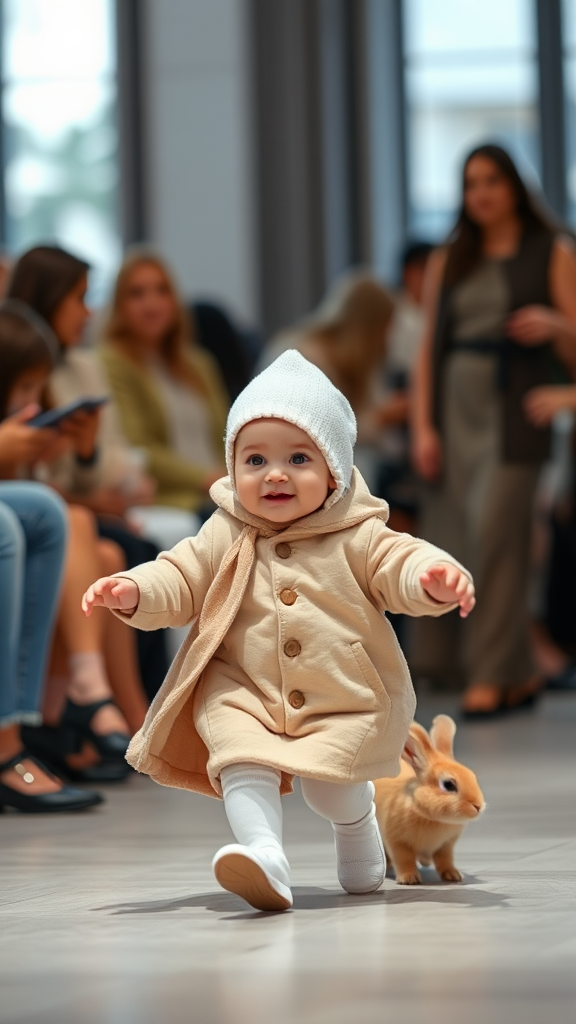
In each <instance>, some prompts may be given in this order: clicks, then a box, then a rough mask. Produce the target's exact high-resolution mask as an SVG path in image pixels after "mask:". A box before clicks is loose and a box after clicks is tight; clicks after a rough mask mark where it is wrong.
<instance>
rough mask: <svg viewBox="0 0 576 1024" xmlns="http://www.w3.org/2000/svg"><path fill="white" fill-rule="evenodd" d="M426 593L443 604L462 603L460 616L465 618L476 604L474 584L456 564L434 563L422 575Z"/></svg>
mask: <svg viewBox="0 0 576 1024" xmlns="http://www.w3.org/2000/svg"><path fill="white" fill-rule="evenodd" d="M420 583H421V584H422V586H423V587H424V590H425V591H426V593H427V594H428V595H429V596H430V597H432V598H433V599H434V600H435V601H440V602H441V603H442V604H454V603H455V602H456V601H457V602H458V604H459V605H460V617H461V618H463V619H465V618H466V617H467V616H468V615H469V614H470V612H471V611H472V609H473V607H474V605H475V604H476V598H475V597H474V584H473V583H472V581H471V580H470V579H469V578H468V576H466V575H465V574H464V573H463V572H461V571H460V569H458V568H457V567H456V566H455V565H433V566H431V567H430V569H428V570H427V571H426V572H423V573H422V575H421V576H420Z"/></svg>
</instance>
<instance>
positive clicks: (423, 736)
mask: <svg viewBox="0 0 576 1024" xmlns="http://www.w3.org/2000/svg"><path fill="white" fill-rule="evenodd" d="M433 752H434V748H433V747H432V744H431V742H430V737H429V735H428V733H427V732H426V729H423V728H422V726H421V725H418V722H413V723H412V725H411V726H410V732H409V733H408V738H407V740H406V743H405V744H404V750H403V752H402V760H403V761H407V762H408V764H409V765H411V767H412V768H413V769H414V771H415V772H416V774H420V773H421V772H424V771H426V769H427V767H428V764H429V761H430V755H431V754H433Z"/></svg>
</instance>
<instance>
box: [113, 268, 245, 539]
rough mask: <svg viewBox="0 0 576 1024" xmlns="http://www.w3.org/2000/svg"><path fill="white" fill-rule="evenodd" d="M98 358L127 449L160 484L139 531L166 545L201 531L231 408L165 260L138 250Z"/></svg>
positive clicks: (122, 279)
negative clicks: (140, 458) (135, 452)
mask: <svg viewBox="0 0 576 1024" xmlns="http://www.w3.org/2000/svg"><path fill="white" fill-rule="evenodd" d="M102 341H103V345H102V347H101V358H102V360H103V363H104V366H105V368H106V371H107V374H108V379H109V382H110V387H111V390H112V392H113V394H114V397H115V400H116V404H117V408H118V410H119V413H120V418H121V421H122V426H123V430H124V433H125V435H126V437H127V438H128V440H129V442H130V443H131V444H132V445H134V446H135V447H137V448H140V449H141V450H142V452H143V454H144V457H145V461H146V469H147V472H148V473H149V474H150V475H151V476H152V477H153V479H154V480H155V481H156V485H157V492H156V497H155V502H156V506H161V507H162V508H161V509H158V508H157V507H156V508H152V509H144V510H139V513H138V514H139V516H140V517H141V520H142V522H141V525H142V527H143V528H144V529H145V531H146V533H147V534H148V535H149V536H152V537H153V538H154V539H157V540H158V541H159V542H160V543H161V544H162V546H165V547H166V546H172V544H174V543H176V542H177V541H178V540H180V539H181V538H182V537H184V536H188V535H190V534H192V533H195V532H196V529H197V528H198V522H199V519H198V518H197V514H198V513H200V516H201V515H202V513H203V511H204V510H206V508H207V507H208V503H209V495H208V492H209V489H210V487H211V485H212V483H213V482H214V481H215V480H217V479H218V478H219V477H220V476H222V475H223V474H224V473H225V469H224V451H223V445H222V438H223V436H224V428H225V423H226V413H227V402H226V398H225V390H224V386H223V384H222V381H221V379H220V374H219V371H218V369H217V367H216V365H215V363H214V362H213V360H212V358H211V357H210V356H209V355H208V353H206V352H204V351H202V350H201V349H200V348H199V347H198V346H197V345H195V344H194V335H193V327H192V324H191V322H190V319H189V316H188V313H187V311H186V310H185V309H184V306H183V304H182V302H181V300H180V298H179V296H178V292H177V290H176V286H175V283H174V280H173V278H172V276H171V274H170V272H169V270H168V268H167V267H166V265H165V263H164V262H163V261H162V260H161V259H160V257H159V256H157V255H156V254H155V253H153V252H150V251H148V250H142V249H139V250H134V251H133V252H131V253H130V254H129V255H128V256H127V257H126V259H125V261H124V263H123V265H122V267H121V268H120V272H119V274H118V277H117V280H116V285H115V288H114V293H113V296H112V302H111V305H110V309H109V312H108V316H107V318H106V321H105V323H104V327H103V332H102Z"/></svg>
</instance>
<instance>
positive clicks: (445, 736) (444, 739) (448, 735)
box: [430, 715, 456, 757]
mask: <svg viewBox="0 0 576 1024" xmlns="http://www.w3.org/2000/svg"><path fill="white" fill-rule="evenodd" d="M455 735H456V722H455V721H454V719H453V718H450V716H449V715H436V718H435V719H434V721H433V722H432V728H431V729H430V739H431V740H432V743H433V744H434V746H435V747H436V750H439V751H440V753H441V754H446V755H447V756H448V757H454V736H455Z"/></svg>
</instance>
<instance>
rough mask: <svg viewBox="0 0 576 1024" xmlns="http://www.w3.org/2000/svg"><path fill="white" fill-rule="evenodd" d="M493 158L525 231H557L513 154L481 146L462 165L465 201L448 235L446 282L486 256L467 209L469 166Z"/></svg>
mask: <svg viewBox="0 0 576 1024" xmlns="http://www.w3.org/2000/svg"><path fill="white" fill-rule="evenodd" d="M478 156H479V157H483V158H484V159H486V160H491V161H492V163H493V164H495V165H496V167H497V168H498V170H499V171H500V172H501V174H502V175H503V176H504V177H505V178H506V180H507V182H508V184H509V185H510V187H511V189H512V192H513V194H514V198H515V200H516V215H517V216H518V218H519V220H520V221H521V223H522V226H523V228H524V231H527V232H528V231H529V232H532V231H549V232H555V231H556V230H557V227H556V226H555V225H554V223H553V222H552V219H551V218H549V217H548V216H547V214H546V213H545V212H544V210H542V209H541V208H540V206H539V204H538V202H537V200H536V199H535V198H534V196H532V195H531V194H530V192H529V191H528V189H527V188H526V185H525V184H524V182H523V180H522V178H521V177H520V174H519V173H518V168H517V167H516V164H515V163H514V161H513V160H512V157H511V156H510V155H509V154H508V153H507V152H506V150H505V149H502V147H501V146H496V145H493V144H491V143H489V144H486V145H483V146H477V147H476V148H475V149H473V150H472V152H471V153H469V154H468V156H467V157H466V160H465V161H464V166H463V168H462V203H461V206H460V211H459V213H458V218H457V220H456V223H455V225H454V227H453V228H452V231H451V232H450V234H449V236H448V241H447V246H448V259H447V262H446V274H445V281H446V284H448V285H450V286H451V285H455V284H457V283H458V281H461V280H462V279H463V278H464V277H466V276H467V275H468V274H469V273H470V272H471V271H472V270H473V269H474V268H475V267H476V266H477V264H478V263H479V262H480V260H481V258H482V229H481V228H480V227H479V225H478V224H476V223H475V222H474V221H473V220H472V218H471V217H470V216H469V215H468V213H467V212H466V203H465V186H466V172H467V170H468V166H469V164H470V162H471V161H472V160H474V158H475V157H478Z"/></svg>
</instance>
